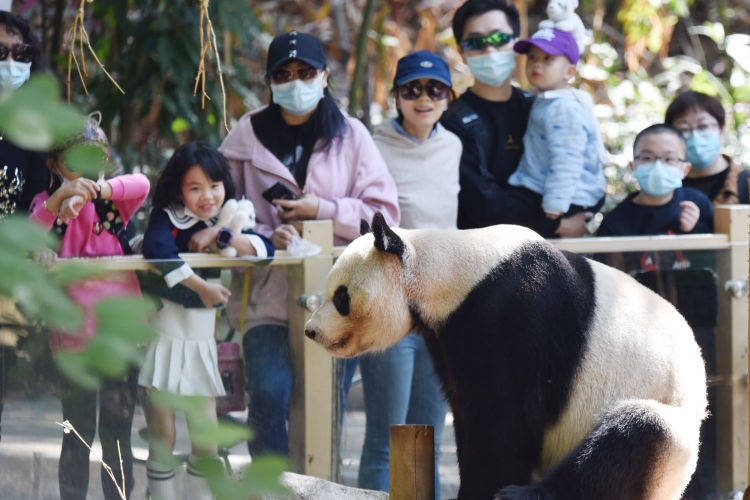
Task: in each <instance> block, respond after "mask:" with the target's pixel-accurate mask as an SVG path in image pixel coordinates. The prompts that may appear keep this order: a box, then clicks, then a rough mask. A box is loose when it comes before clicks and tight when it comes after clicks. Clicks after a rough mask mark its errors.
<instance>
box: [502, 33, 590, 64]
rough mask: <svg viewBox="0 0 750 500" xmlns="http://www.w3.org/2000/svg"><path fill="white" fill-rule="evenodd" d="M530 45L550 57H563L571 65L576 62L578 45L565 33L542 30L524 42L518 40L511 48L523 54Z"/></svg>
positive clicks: (571, 36) (578, 55)
mask: <svg viewBox="0 0 750 500" xmlns="http://www.w3.org/2000/svg"><path fill="white" fill-rule="evenodd" d="M532 45H535V46H536V47H539V48H540V49H542V50H543V51H544V52H546V53H547V54H549V55H551V56H565V57H567V58H568V59H569V60H570V62H571V63H573V64H575V63H577V62H578V58H579V57H580V54H579V53H578V44H577V43H576V39H575V38H573V35H571V34H570V33H568V32H567V31H561V30H558V29H555V28H542V29H540V30H539V31H537V32H536V33H534V34H533V35H531V38H527V39H526V40H519V41H517V42H516V44H515V45H514V46H513V50H515V51H516V52H518V53H519V54H525V53H527V52H528V51H529V49H530V48H531V46H532Z"/></svg>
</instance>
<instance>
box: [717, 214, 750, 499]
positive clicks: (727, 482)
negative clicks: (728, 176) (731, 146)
mask: <svg viewBox="0 0 750 500" xmlns="http://www.w3.org/2000/svg"><path fill="white" fill-rule="evenodd" d="M749 221H750V207H748V206H747V205H725V206H720V207H717V208H716V211H715V214H714V227H715V231H716V232H717V233H724V234H727V235H728V237H729V241H730V243H731V244H730V246H729V249H728V250H727V251H724V252H719V253H717V259H716V261H717V262H716V272H717V275H718V318H717V327H716V365H717V372H718V373H717V375H718V376H719V377H724V378H725V379H726V380H727V383H726V384H721V385H719V386H717V387H716V409H715V419H716V430H717V436H716V441H717V455H716V468H717V482H718V491H719V492H722V493H723V492H729V491H742V490H744V489H745V486H746V485H747V478H748V432H749V431H748V392H747V369H748V359H747V346H748V337H747V332H748V299H747V297H746V296H745V297H735V296H733V295H731V294H729V293H727V292H725V290H724V285H725V283H726V282H728V281H730V280H736V281H739V280H743V279H744V280H746V279H747V276H748V250H747V248H746V245H747V243H748V222H749ZM738 243H739V244H738Z"/></svg>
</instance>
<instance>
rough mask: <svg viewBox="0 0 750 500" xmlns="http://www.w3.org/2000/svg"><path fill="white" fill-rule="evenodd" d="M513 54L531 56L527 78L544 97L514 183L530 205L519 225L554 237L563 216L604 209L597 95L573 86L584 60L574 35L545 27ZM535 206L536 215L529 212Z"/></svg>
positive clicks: (535, 111) (534, 115)
mask: <svg viewBox="0 0 750 500" xmlns="http://www.w3.org/2000/svg"><path fill="white" fill-rule="evenodd" d="M513 49H514V50H515V51H516V52H518V53H522V54H526V55H527V61H526V76H527V78H528V79H529V82H530V83H531V84H532V85H534V86H535V87H536V88H537V89H538V91H539V93H538V95H537V97H536V100H535V101H534V104H533V106H532V108H531V113H530V116H529V124H528V128H527V129H526V134H525V135H524V137H523V143H524V153H523V157H522V158H521V162H520V164H519V166H518V169H517V170H516V171H515V172H514V173H513V174H512V175H511V176H510V178H509V179H508V183H509V184H510V185H511V186H512V187H511V192H512V194H511V196H513V197H516V198H522V199H525V200H526V205H527V208H526V210H527V214H526V217H525V218H522V219H525V220H520V221H518V222H517V223H519V222H520V223H523V224H524V225H527V226H529V227H531V228H532V229H535V230H536V231H537V232H539V233H540V234H542V235H543V236H547V237H549V236H551V235H552V234H550V233H554V230H555V229H556V228H557V225H559V220H560V217H561V216H563V215H566V216H569V215H573V214H575V213H579V212H596V211H598V209H599V208H601V206H602V204H603V202H604V184H605V180H604V174H603V172H602V165H603V164H604V163H605V161H606V158H607V153H606V150H605V149H604V144H603V141H602V137H601V132H600V130H599V123H598V121H597V119H596V117H595V116H594V103H593V100H592V99H591V96H590V95H589V94H588V93H586V92H584V91H581V90H578V89H575V88H572V87H570V86H569V85H568V82H569V81H570V79H571V78H573V77H574V76H575V73H576V67H575V64H576V63H577V62H578V58H579V54H578V46H577V44H576V41H575V39H574V38H573V36H572V35H571V34H570V33H567V32H565V31H560V30H557V29H552V28H544V29H541V30H539V31H537V32H536V33H534V35H533V36H532V37H531V38H529V39H527V40H520V41H519V42H517V43H516V44H515V46H514V47H513ZM532 203H534V204H536V206H537V208H536V210H529V208H528V207H529V206H530V205H531V204H532ZM519 206H520V205H519ZM545 219H546V221H545ZM550 230H551V231H550Z"/></svg>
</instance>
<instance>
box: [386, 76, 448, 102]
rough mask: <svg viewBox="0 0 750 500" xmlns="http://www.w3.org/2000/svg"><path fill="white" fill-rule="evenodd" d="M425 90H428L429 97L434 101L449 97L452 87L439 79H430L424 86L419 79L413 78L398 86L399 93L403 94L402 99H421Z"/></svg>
mask: <svg viewBox="0 0 750 500" xmlns="http://www.w3.org/2000/svg"><path fill="white" fill-rule="evenodd" d="M425 91H426V92H427V97H429V98H430V99H432V100H433V101H441V100H443V99H445V98H446V97H448V92H449V91H450V87H448V86H447V85H446V84H444V83H443V82H439V81H437V80H429V81H428V82H427V84H425V85H424V86H423V85H422V84H421V83H420V82H419V80H412V81H410V82H406V83H405V84H403V85H399V87H398V95H399V96H401V99H404V100H407V101H415V100H417V99H419V98H420V97H421V96H422V92H425Z"/></svg>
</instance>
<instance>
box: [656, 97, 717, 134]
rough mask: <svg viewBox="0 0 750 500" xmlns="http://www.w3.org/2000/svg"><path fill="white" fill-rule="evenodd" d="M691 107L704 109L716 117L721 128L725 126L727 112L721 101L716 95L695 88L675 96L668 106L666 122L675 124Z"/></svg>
mask: <svg viewBox="0 0 750 500" xmlns="http://www.w3.org/2000/svg"><path fill="white" fill-rule="evenodd" d="M691 109H702V110H703V111H705V112H706V113H708V114H709V115H711V116H713V117H714V118H716V121H717V122H719V128H722V129H723V128H724V123H725V114H724V107H723V106H722V105H721V102H720V101H719V100H718V99H717V98H715V97H711V96H710V95H708V94H704V93H703V92H695V91H694V90H688V91H687V92H683V93H681V94H680V95H678V96H677V97H675V98H674V101H672V103H671V104H670V105H669V107H668V108H667V112H666V114H665V116H664V122H665V123H667V124H668V125H674V122H675V120H677V119H678V118H679V117H680V116H682V115H684V114H685V113H687V112H688V111H690V110H691Z"/></svg>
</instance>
